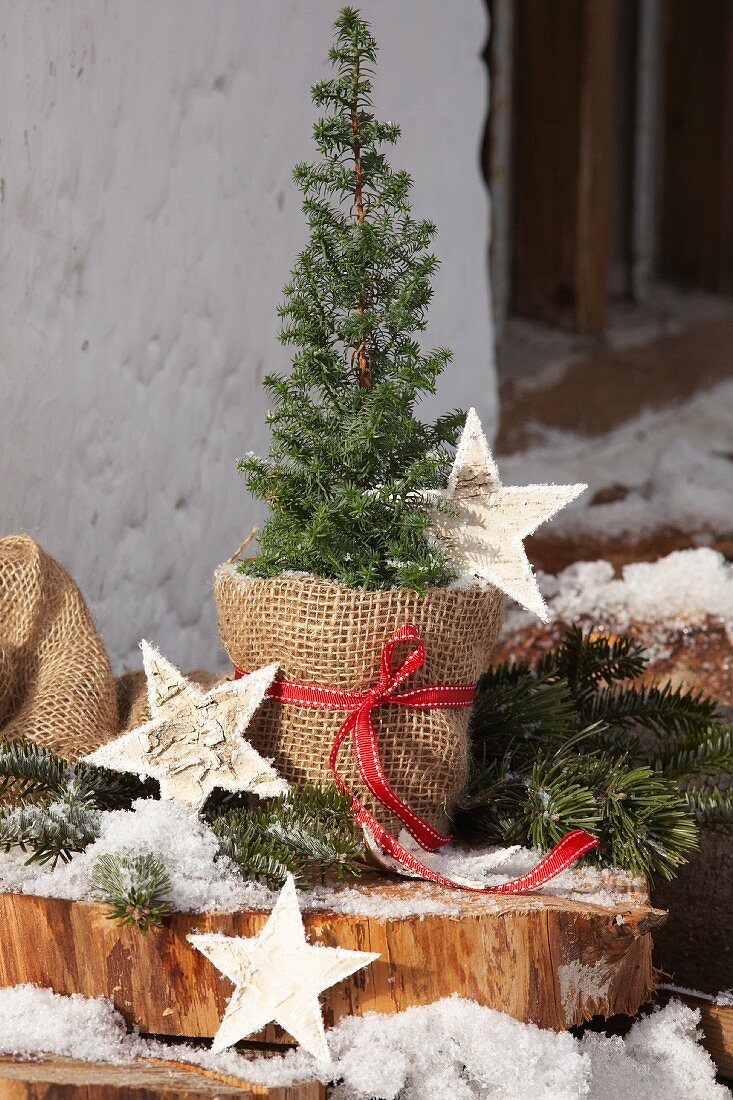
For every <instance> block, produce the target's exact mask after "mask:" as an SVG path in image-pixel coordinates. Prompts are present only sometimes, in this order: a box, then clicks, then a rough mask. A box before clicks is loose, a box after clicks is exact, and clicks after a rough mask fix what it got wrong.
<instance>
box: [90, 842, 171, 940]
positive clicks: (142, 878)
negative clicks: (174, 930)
mask: <svg viewBox="0 0 733 1100" xmlns="http://www.w3.org/2000/svg"><path fill="white" fill-rule="evenodd" d="M92 893H93V895H94V897H95V899H96V900H97V901H99V902H102V903H103V904H105V905H107V906H109V910H110V911H109V917H110V919H112V920H116V921H118V922H119V923H120V924H132V925H134V926H135V927H136V928H137V929H138V930H139V931H140V932H142V933H143V934H144V933H146V932H147V931H148V930H149V929H150V928H159V927H160V926H161V925H162V923H163V921H164V920H165V918H166V917H168V916H170V914H171V913H172V911H173V906H172V904H171V901H170V893H171V882H170V878H169V876H168V873H167V871H166V869H165V866H164V864H163V862H162V860H161V859H160V857H159V856H157V855H154V854H153V853H151V852H140V853H135V852H128V851H122V852H109V853H104V854H102V855H100V856H98V858H97V859H96V861H95V864H94V869H93V872H92Z"/></svg>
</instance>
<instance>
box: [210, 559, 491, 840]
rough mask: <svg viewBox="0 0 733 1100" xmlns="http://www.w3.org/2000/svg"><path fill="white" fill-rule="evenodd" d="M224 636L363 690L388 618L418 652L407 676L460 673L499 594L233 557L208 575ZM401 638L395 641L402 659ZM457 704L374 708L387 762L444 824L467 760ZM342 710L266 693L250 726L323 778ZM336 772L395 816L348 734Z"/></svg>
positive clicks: (485, 649)
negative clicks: (361, 582) (383, 588)
mask: <svg viewBox="0 0 733 1100" xmlns="http://www.w3.org/2000/svg"><path fill="white" fill-rule="evenodd" d="M214 590H215V595H216V604H217V609H218V613H219V633H220V635H221V640H222V644H223V646H224V648H225V650H226V651H227V653H228V655H229V657H230V659H231V661H232V662H233V664H235V665H236V666H238V667H239V668H241V669H244V670H251V669H255V668H260V667H262V665H266V664H268V663H269V662H271V661H277V662H278V663H279V664H280V666H281V668H282V670H283V673H284V675H285V676H286V678H287V679H293V680H305V681H308V682H310V683H315V684H320V685H323V686H325V687H331V688H341V689H347V690H353V691H364V690H366V689H367V688H369V687H370V686H372V685H373V684H374V683H376V681H377V679H378V678H379V662H380V657H381V653H382V646H383V645H384V643H385V642H386V641H387V640H388V639H389V638H390V636H391V634H392V632H393V631H394V630H395V628H396V627H398V626H400V625H401V624H402V623H405V622H412V623H414V624H415V626H416V627H417V628H418V630H419V631H420V634H421V636H422V640H423V642H424V645H425V650H426V658H425V663H424V664H423V666H422V668H420V669H419V670H418V671H417V672H416V673H415V675H414V676H412V677H411V678H410V680H409V682H408V683H407V684H406V685H405V686H406V687H418V686H419V685H421V684H431V683H434V684H455V683H468V682H473V681H475V680H477V679H478V677H479V676H480V675H481V673H482V672H483V671H484V670H485V669H486V668H487V666H488V663H489V658H490V656H491V651H492V649H493V647H494V644H495V642H496V638H497V635H498V632H499V628H500V626H501V621H502V615H503V606H504V600H503V596H502V595H501V593H500V592H498V590H496V589H493V588H492V589H490V590H489V591H483V590H481V589H479V588H478V587H474V588H470V589H467V590H448V589H444V588H433V589H430V590H429V591H428V592H427V593H426V595H425V596H420V595H419V594H418V593H416V592H413V591H411V590H410V589H394V590H391V591H387V592H367V591H364V590H363V589H353V588H344V587H341V586H339V585H336V584H332V583H330V582H329V581H324V580H320V579H317V578H314V577H299V576H281V577H275V578H272V579H268V580H259V579H254V578H249V577H245V576H243V575H242V574H241V573H238V572H237V570H236V568H235V567H234V566H232V565H229V564H227V565H223V566H221V567H220V568H219V569H218V570H217V572H216V574H215V577H214ZM406 652H407V648H405V649H402V648H401V647H399V648H398V651H397V658H398V659H401V658H402V657H403V656H404V655H405V654H406ZM468 716H469V712H468V710H467V709H465V710H432V711H429V710H417V709H415V710H412V709H410V708H407V707H400V706H396V705H394V704H389V703H388V704H386V705H384V706H382V707H379V708H376V709H375V710H374V711H373V721H374V728H375V730H376V732H377V737H378V741H379V749H380V754H381V757H382V762H383V765H384V771H385V774H386V776H387V779H388V780H389V782H390V784H391V786H392V787H393V788H394V790H395V791H396V792H397V794H398V795H399V796H400V798H402V799H403V801H405V802H406V803H407V804H408V805H409V806H410V807H411V808H412V809H413V810H414V811H415V812H416V813H418V814H420V816H421V817H424V818H425V819H426V820H427V821H428V822H429V823H430V824H431V825H433V826H434V827H435V828H437V829H440V830H442V831H444V830H446V829H447V828H448V827H449V821H450V817H451V814H452V812H453V810H454V808H455V803H456V799H457V797H458V795H459V794H460V792H461V790H462V789H463V787H464V785H465V781H466V773H467V766H468V738H467V731H468ZM345 717H346V713H345V712H344V711H321V710H310V709H307V708H302V707H294V706H288V705H286V704H282V703H277V702H273V701H267V702H265V703H263V705H262V706H261V707H260V709H259V711H258V712H257V713H256V714H255V716H254V719H253V720H252V722H251V724H250V726H249V728H248V731H247V737H248V738H249V739H250V740H251V741H252V744H253V745H254V746H255V748H256V749H257V750H258V751H259V752H261V753H262V754H263V755H264V756H268V757H272V758H273V759H274V762H275V767H276V768H277V769H278V770H279V771H280V773H281V774H282V775H283V776H285V778H286V779H288V780H290V781H291V782H295V783H328V782H331V781H332V777H331V773H330V771H329V768H328V756H329V752H330V750H331V744H332V741H333V738H334V735H335V733H336V732H337V730H338V728H339V726H340V725H341V723H342V722H343V720H344V718H345ZM339 768H340V773H341V774H342V775H343V777H344V778H345V779H346V781H347V782H348V783H349V784H350V786H352V788H353V789H355V790H356V791H358V793H359V795H360V797H362V798H363V800H364V801H365V802H366V804H367V805H368V806H369V807H370V808H371V809H372V811H373V812H374V813H375V816H376V817H377V818H378V819H379V820H380V821H381V822H382V823H383V824H384V825H385V826H386V827H388V828H390V829H392V830H395V829H399V828H400V825H399V822H398V821H397V820H396V819H395V818H394V817H391V816H390V815H389V814H387V812H386V811H385V809H384V807H382V806H381V805H378V804H375V802H374V800H373V799H372V798H371V797H370V796H369V794H368V792H366V790H365V788H364V785H363V784H362V783H361V781H360V780H359V775H358V771H357V768H356V765H355V763H354V760H353V755H352V752H351V749H350V746H349V745H348V744H347V745H345V746H344V748H343V750H342V754H341V756H340V758H339Z"/></svg>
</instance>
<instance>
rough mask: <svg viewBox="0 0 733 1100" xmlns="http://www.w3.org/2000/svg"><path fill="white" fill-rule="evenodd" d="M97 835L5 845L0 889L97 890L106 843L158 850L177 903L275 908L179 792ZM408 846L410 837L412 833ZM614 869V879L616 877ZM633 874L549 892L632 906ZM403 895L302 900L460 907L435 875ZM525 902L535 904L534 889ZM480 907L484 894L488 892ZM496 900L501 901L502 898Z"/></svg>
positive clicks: (470, 857) (374, 910)
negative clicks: (33, 850) (54, 858)
mask: <svg viewBox="0 0 733 1100" xmlns="http://www.w3.org/2000/svg"><path fill="white" fill-rule="evenodd" d="M99 820H100V835H99V837H98V839H97V840H95V841H94V842H93V843H92V844H90V845H89V847H88V848H87V849H86V850H85V851H84V852H79V853H77V854H76V855H75V856H74V857H73V858H72V859H71V861H70V862H69V863H61V862H59V863H58V864H57V865H56V867H55V868H52V867H50V866H49V865H48V864H30V865H26V862H25V861H26V859H27V854H26V853H24V852H21V851H19V850H17V849H15V850H11V851H10V852H7V853H5V852H3V853H0V891H7V892H11V893H23V894H33V895H36V896H40V897H57V898H70V899H76V900H92V899H93V894H92V889H91V881H92V873H93V869H94V864H95V862H96V860H97V857H98V856H100V855H102V854H104V853H108V852H120V851H127V850H133V851H135V852H137V853H142V852H152V853H155V854H156V855H157V856H159V858H160V859H161V860H162V862H163V864H164V866H165V869H166V871H167V873H168V876H169V878H170V881H171V892H170V901H171V904H172V906H173V908H174V910H176V911H178V912H193V913H202V912H206V911H212V910H214V911H220V912H237V911H238V910H241V909H263V910H268V911H269V910H270V909H272V907H273V905H274V904H275V900H276V898H277V892H273V891H271V890H268V889H267V888H266V887H265V886H262V885H260V884H259V883H257V882H248V881H245V880H244V879H243V878H242V876H241V874H240V872H239V870H238V869H237V867H236V866H235V865H234V864H233V863H232V862H231V860H229V859H228V858H225V857H222V858H218V859H217V858H216V854H217V851H218V842H217V838H216V836H215V835H214V833H213V832H212V830H211V829H210V828H209V827H208V825H207V824H206V823H205V822H204V821H202V820H201V819H200V818H198V817H197V816H196V814H195V813H192V812H191V811H189V810H188V809H187V808H186V807H185V806H183V805H182V804H180V803H176V802H169V801H159V800H157V799H139V800H138V801H136V802H135V803H134V804H133V808H132V809H131V810H106V811H103V812H102V813H100V815H99ZM400 839H401V840H402V841H403V842H404V843H405V845H406V846H409V845H410V844H412V845H413V846H414V841H413V840H412V838H410V837H408V835H407V834H406V833H404V832H403V833H402V834H401V838H400ZM421 854H422V855H423V856H424V858H425V860H426V862H428V863H429V864H430V866H432V867H433V868H434V869H435V870H438V871H441V872H442V873H444V874H446V875H448V876H449V877H451V878H456V877H458V878H469V879H472V880H476V881H480V882H484V883H487V884H494V883H498V882H502V881H504V880H505V879H507V878H513V877H515V876H516V875H520V874H522V873H523V872H524V871H527V870H529V868H530V867H532V866H533V865H534V864H535V863H536V862H537V860H538V859H539V858H540V853H539V852H537V851H530V850H529V849H526V848H520V847H517V846H514V847H510V848H475V849H470V848H459V847H457V846H455V845H452V844H449V845H447V846H446V848H444V849H443V850H442V851H441V852H436V853H433V854H432V855H427V854H426V853H421ZM611 878H612V879H613V882H611ZM632 882H633V880H632V879H631V878H630V877H628V876H623V875H622V874H620V873H619V872H606V871H597V870H593V869H591V868H585V867H584V868H582V869H577V870H574V869H570V870H568V871H564V872H563V873H562V874H561V875H559V876H558V877H557V878H556V879H554V880H553V881H552V882H551V883H550V884H549V885H548V886H547V887H545V888H544V890H543V893H545V894H550V895H555V896H560V897H566V898H570V899H572V900H577V901H582V902H584V903H586V904H587V903H590V904H596V905H602V906H606V907H610V908H615V907H618V906H621V905H623V906H624V907H627V906H628V889H629V887H630V886H631V884H632ZM404 886H405V890H404V892H403V893H402V895H400V894H399V892H397V894H396V896H390V897H388V898H386V897H385V896H384V895H383V894H382V893H380V892H379V891H374V890H372V891H370V890H369V877H368V876H366V878H365V881H364V884H363V885H361V884H359V883H358V881H357V883H355V884H354V885H348V886H347V885H343V886H342V885H340V884H339V885H334V886H327V885H318V886H314V887H313V888H311V889H309V890H304V891H302V892H301V893H300V894H299V897H300V902H301V907H302V908H303V909H330V910H333V911H335V912H341V913H353V914H360V915H363V916H369V917H373V918H375V919H377V920H399V919H401V918H406V917H411V916H427V915H430V914H450V913H457V912H459V911H460V908H461V907H460V902H459V894H458V893H457V892H456V891H454V890H450V889H444V888H441V887H438V886H434V885H432V884H430V883H423V882H416V881H415V880H413V879H410V880H405V881H404ZM527 904H528V905H531V904H532V897H531V896H529V897H528V899H527ZM483 905H484V907H485V906H486V902H485V901H484V902H483ZM499 905H500V903H499V902H498V901H497V907H498V906H499Z"/></svg>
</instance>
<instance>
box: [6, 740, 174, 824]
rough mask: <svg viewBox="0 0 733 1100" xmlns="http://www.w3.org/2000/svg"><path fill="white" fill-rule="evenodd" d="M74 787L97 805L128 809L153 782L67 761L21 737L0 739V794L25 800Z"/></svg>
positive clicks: (147, 790)
mask: <svg viewBox="0 0 733 1100" xmlns="http://www.w3.org/2000/svg"><path fill="white" fill-rule="evenodd" d="M70 789H74V790H75V791H76V797H81V795H82V792H83V796H84V798H85V799H86V800H87V801H93V802H94V803H95V805H96V806H97V807H98V808H99V809H105V810H118V809H129V807H130V805H131V804H132V802H133V801H134V799H136V798H142V797H145V796H146V795H149V794H150V793H152V790H153V786H152V785H151V784H150V783H145V782H143V781H141V780H140V779H138V778H137V776H134V775H130V774H127V773H121V772H114V771H110V770H108V769H107V768H99V767H96V766H95V765H93V764H86V763H83V762H81V761H80V762H77V763H76V764H69V763H68V762H67V761H66V760H64V759H63V758H62V757H60V756H58V755H57V754H56V753H54V752H51V750H50V749H47V748H45V747H44V746H42V745H38V744H36V742H34V741H31V740H29V739H25V738H18V739H16V740H12V741H4V742H2V743H0V798H5V797H8V798H11V799H13V800H14V801H25V800H27V799H31V798H38V797H39V796H45V797H47V798H49V797H55V796H62V795H64V792H66V791H68V790H70Z"/></svg>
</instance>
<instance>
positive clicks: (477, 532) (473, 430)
mask: <svg viewBox="0 0 733 1100" xmlns="http://www.w3.org/2000/svg"><path fill="white" fill-rule="evenodd" d="M585 489H587V485H512V486H505V485H502V484H501V479H500V477H499V470H498V468H497V465H496V462H495V461H494V457H493V455H492V453H491V450H490V448H489V444H488V443H487V441H486V436H485V435H484V433H483V430H482V427H481V421H480V420H479V418H478V416H477V415H476V410H475V409H469V411H468V415H467V416H466V424H465V427H464V429H463V433H462V435H461V439H460V442H459V444H458V449H457V451H456V457H455V461H454V463H453V469H452V470H451V474H450V477H449V479H448V487H447V489H446V490H445V491H441V492H440V495H441V496H442V497H443V499H444V500H446V501H449V502H450V503H452V504H453V505H454V506H455V507H456V508H457V510H458V514H457V515H451V514H450V513H448V512H440V511H434V512H433V514H432V518H431V524H432V530H433V533H434V536H435V537H436V538H437V541H438V543H439V544H440V545H441V546H442V547H443V549H444V550H445V551H446V552H447V555H448V559H449V561H450V563H451V565H453V567H454V568H455V570H456V572H457V573H458V574H459V576H460V577H462V578H470V577H473V578H475V579H476V580H477V581H480V582H481V581H483V582H485V583H490V584H493V585H496V587H497V588H500V589H501V591H502V592H506V594H507V595H508V596H511V597H512V599H514V600H516V601H517V603H519V604H521V605H522V607H526V608H527V610H528V611H532V612H533V613H534V614H535V615H537V616H539V618H540V619H542V620H543V622H547V621H548V620H549V617H550V615H549V611H548V609H547V605H546V604H545V601H544V600H543V599H542V594H541V593H540V590H539V586H538V584H537V579H536V577H535V575H534V573H533V572H532V566H531V565H530V563H529V560H528V559H527V555H526V553H525V550H524V543H523V541H522V540H523V539H525V538H526V537H527V535H531V534H532V533H533V532H534V531H536V530H537V528H538V527H539V526H540V524H542V523H544V522H545V520H548V519H550V517H551V516H554V515H555V513H556V512H559V511H560V509H561V508H564V507H565V505H566V504H569V503H570V501H571V500H575V498H576V497H577V496H579V495H580V494H581V493H582V492H583V491H584V490H585Z"/></svg>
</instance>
